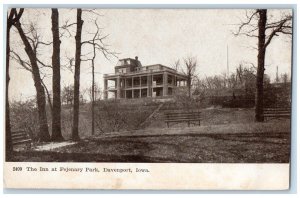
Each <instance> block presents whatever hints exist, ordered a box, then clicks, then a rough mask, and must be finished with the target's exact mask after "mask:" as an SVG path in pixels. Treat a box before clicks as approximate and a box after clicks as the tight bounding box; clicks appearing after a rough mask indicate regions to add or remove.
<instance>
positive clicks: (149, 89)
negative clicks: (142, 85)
mask: <svg viewBox="0 0 300 198" xmlns="http://www.w3.org/2000/svg"><path fill="white" fill-rule="evenodd" d="M151 79H152V76H151V75H148V76H147V87H148V90H147V97H151V93H152V91H151V84H152V81H151Z"/></svg>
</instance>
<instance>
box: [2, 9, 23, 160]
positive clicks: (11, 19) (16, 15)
mask: <svg viewBox="0 0 300 198" xmlns="http://www.w3.org/2000/svg"><path fill="white" fill-rule="evenodd" d="M23 12H24V8H21V9H20V10H19V12H17V9H16V8H13V9H11V10H10V13H9V15H8V16H7V27H6V28H7V29H6V93H5V138H6V139H5V142H6V144H5V148H6V155H5V158H6V160H9V159H10V156H11V152H12V151H13V147H12V140H11V127H10V114H9V113H10V112H9V101H8V88H9V80H10V77H9V57H10V30H11V27H12V26H13V25H14V24H15V23H16V22H18V21H19V20H20V18H21V16H22V14H23Z"/></svg>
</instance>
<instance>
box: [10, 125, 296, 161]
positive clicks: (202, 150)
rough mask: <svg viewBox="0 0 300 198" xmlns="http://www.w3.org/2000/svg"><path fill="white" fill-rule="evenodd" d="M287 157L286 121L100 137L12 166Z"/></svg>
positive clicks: (20, 157)
mask: <svg viewBox="0 0 300 198" xmlns="http://www.w3.org/2000/svg"><path fill="white" fill-rule="evenodd" d="M226 122H227V121H226ZM289 158H290V121H289V120H280V121H278V120H271V121H267V122H265V123H254V122H248V123H238V122H237V121H234V122H231V123H227V124H215V125H204V126H200V127H190V128H188V127H181V128H176V127H174V128H170V129H168V128H162V129H158V128H157V129H155V128H149V129H148V130H147V129H145V130H137V131H127V132H126V131H123V132H119V133H115V134H111V133H108V134H101V135H98V136H96V137H91V138H88V139H85V140H82V141H80V142H79V143H78V144H77V145H71V146H67V147H62V148H58V149H54V150H52V151H43V152H37V151H27V152H19V153H15V156H14V160H13V161H49V162H51V161H53V162H55V161H56V162H57V161H60V162H64V161H69V162H72V161H73V162H182V163H187V162H189V163H288V162H289Z"/></svg>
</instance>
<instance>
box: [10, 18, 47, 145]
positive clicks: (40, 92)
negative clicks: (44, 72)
mask: <svg viewBox="0 0 300 198" xmlns="http://www.w3.org/2000/svg"><path fill="white" fill-rule="evenodd" d="M15 27H16V28H17V30H18V32H19V34H20V37H21V39H22V41H23V43H24V45H25V51H26V54H27V55H28V58H29V60H30V63H31V67H32V76H33V81H34V86H35V89H36V96H37V107H38V115H39V125H40V126H39V130H40V134H39V138H40V141H44V142H48V141H50V135H49V130H48V123H47V115H46V95H45V90H44V88H43V85H42V83H41V81H42V80H41V76H40V71H39V67H38V65H37V58H36V54H35V53H34V51H33V49H32V47H31V45H30V43H29V41H28V39H27V37H26V35H25V33H24V31H23V29H22V27H21V24H20V23H19V22H17V23H16V24H15Z"/></svg>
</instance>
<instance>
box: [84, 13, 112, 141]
mask: <svg viewBox="0 0 300 198" xmlns="http://www.w3.org/2000/svg"><path fill="white" fill-rule="evenodd" d="M94 22H95V27H96V32H95V33H94V36H93V38H92V39H91V40H87V41H83V42H82V45H84V44H87V45H91V46H92V47H93V53H92V54H93V56H92V57H91V58H87V59H85V60H82V61H91V66H92V87H91V88H92V90H91V95H92V135H94V134H95V59H96V54H97V53H96V51H99V52H101V53H102V54H103V55H104V57H105V58H106V59H108V60H109V57H110V56H113V57H116V53H115V52H111V51H110V50H109V49H108V48H107V46H106V45H105V44H104V40H105V39H106V38H107V36H108V35H105V36H102V35H101V32H100V30H101V29H100V27H99V25H98V24H97V19H96V20H95V21H94Z"/></svg>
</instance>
